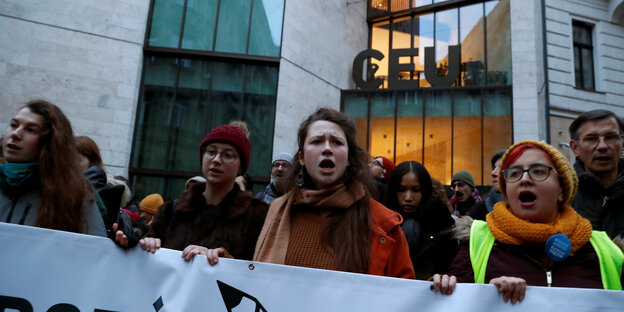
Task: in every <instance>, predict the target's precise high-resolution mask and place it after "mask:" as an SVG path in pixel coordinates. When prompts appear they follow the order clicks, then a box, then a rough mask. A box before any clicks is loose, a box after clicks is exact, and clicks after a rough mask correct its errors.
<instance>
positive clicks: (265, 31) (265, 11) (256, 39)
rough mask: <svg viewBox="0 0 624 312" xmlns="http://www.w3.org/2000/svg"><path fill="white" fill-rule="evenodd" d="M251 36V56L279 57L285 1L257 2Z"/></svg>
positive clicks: (257, 0) (268, 0)
mask: <svg viewBox="0 0 624 312" xmlns="http://www.w3.org/2000/svg"><path fill="white" fill-rule="evenodd" d="M252 14H253V15H252V17H251V34H250V35H249V54H253V55H264V56H275V57H277V56H279V52H280V44H281V42H282V20H283V15H284V0H255V1H254V7H253V13H252Z"/></svg>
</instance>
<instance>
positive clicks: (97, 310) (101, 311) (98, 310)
mask: <svg viewBox="0 0 624 312" xmlns="http://www.w3.org/2000/svg"><path fill="white" fill-rule="evenodd" d="M93 312H117V311H111V310H101V309H95V310H93Z"/></svg>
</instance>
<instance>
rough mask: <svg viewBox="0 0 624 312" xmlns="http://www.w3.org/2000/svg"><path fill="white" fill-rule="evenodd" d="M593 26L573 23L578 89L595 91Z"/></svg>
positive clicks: (575, 77)
mask: <svg viewBox="0 0 624 312" xmlns="http://www.w3.org/2000/svg"><path fill="white" fill-rule="evenodd" d="M592 28H593V27H592V25H590V24H587V23H583V22H576V21H575V22H572V30H573V41H574V80H575V85H576V87H577V88H582V89H588V90H594V89H595V87H594V52H593V49H594V48H593V46H592Z"/></svg>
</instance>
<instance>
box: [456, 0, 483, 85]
mask: <svg viewBox="0 0 624 312" xmlns="http://www.w3.org/2000/svg"><path fill="white" fill-rule="evenodd" d="M459 20H460V26H459V37H460V40H461V64H462V66H461V77H460V78H461V82H462V85H464V86H474V85H483V82H484V78H485V77H484V74H485V59H484V57H483V47H484V45H483V43H484V42H483V38H484V36H485V34H484V33H483V4H482V3H478V4H474V5H470V6H466V7H461V8H460V9H459Z"/></svg>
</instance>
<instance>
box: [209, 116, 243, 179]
mask: <svg viewBox="0 0 624 312" xmlns="http://www.w3.org/2000/svg"><path fill="white" fill-rule="evenodd" d="M212 142H221V143H228V144H232V145H233V146H234V147H235V148H236V150H237V151H238V154H240V157H241V173H245V172H246V171H247V167H249V154H250V153H251V145H250V144H249V139H248V138H247V135H246V134H245V132H243V130H241V129H240V128H238V127H235V126H232V125H224V126H221V127H218V128H215V129H212V131H210V133H208V134H207V135H206V137H205V138H204V140H203V141H202V142H201V144H200V145H199V162H200V164H201V161H202V158H203V157H204V152H205V151H206V146H207V145H208V144H210V143H212Z"/></svg>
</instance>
